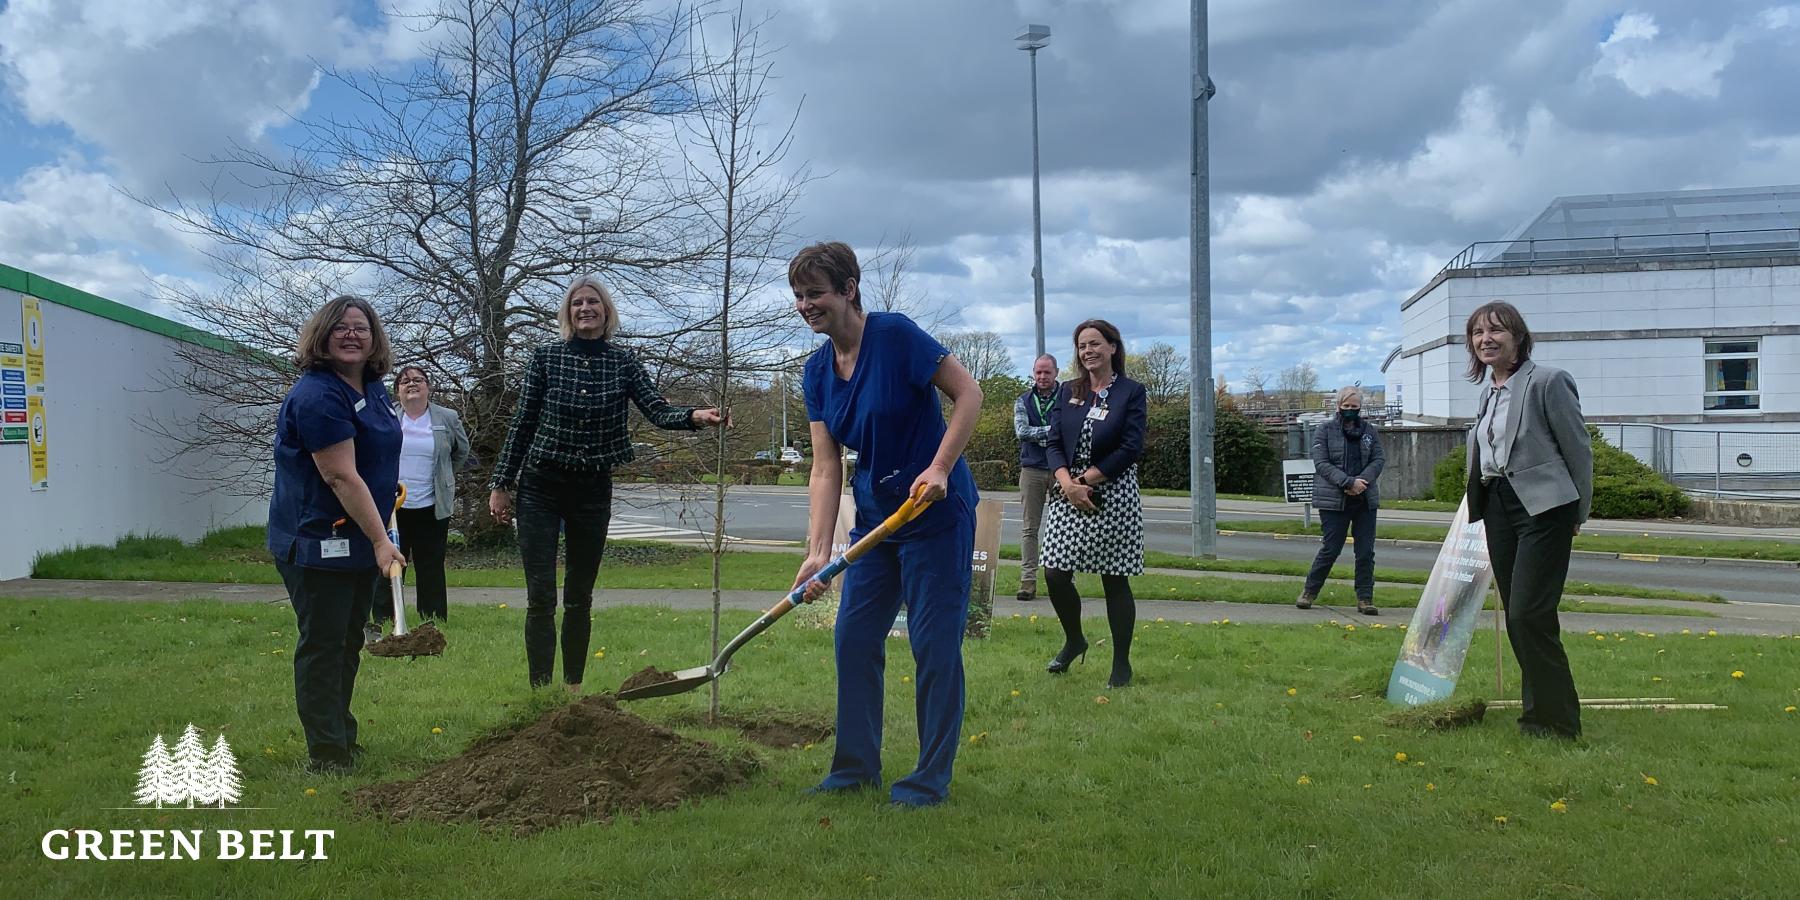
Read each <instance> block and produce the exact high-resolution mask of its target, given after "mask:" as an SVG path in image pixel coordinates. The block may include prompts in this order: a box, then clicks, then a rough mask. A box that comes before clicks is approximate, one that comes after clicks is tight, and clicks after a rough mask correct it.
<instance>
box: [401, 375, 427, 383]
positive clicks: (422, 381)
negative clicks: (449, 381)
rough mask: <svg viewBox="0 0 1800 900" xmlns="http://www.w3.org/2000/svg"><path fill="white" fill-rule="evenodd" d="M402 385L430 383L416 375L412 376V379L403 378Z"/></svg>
mask: <svg viewBox="0 0 1800 900" xmlns="http://www.w3.org/2000/svg"><path fill="white" fill-rule="evenodd" d="M400 383H401V384H428V383H429V382H427V381H426V380H425V379H423V378H420V377H419V376H417V375H414V376H412V377H410V378H402V379H400Z"/></svg>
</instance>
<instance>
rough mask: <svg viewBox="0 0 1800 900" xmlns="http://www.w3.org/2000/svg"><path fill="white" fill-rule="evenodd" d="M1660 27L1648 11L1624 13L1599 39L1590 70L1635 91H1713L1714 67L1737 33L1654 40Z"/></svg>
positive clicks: (1729, 52) (1720, 67)
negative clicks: (1713, 37)
mask: <svg viewBox="0 0 1800 900" xmlns="http://www.w3.org/2000/svg"><path fill="white" fill-rule="evenodd" d="M1661 34H1662V29H1661V28H1659V27H1657V24H1656V19H1655V17H1654V16H1651V15H1649V14H1648V13H1628V14H1626V15H1623V16H1620V17H1619V20H1618V22H1616V23H1614V25H1613V31H1612V34H1611V35H1609V36H1608V37H1607V39H1606V40H1604V41H1602V42H1601V43H1600V59H1599V61H1598V62H1596V63H1594V69H1593V72H1594V75H1595V76H1597V77H1603V78H1612V79H1614V80H1616V81H1618V82H1619V83H1620V84H1622V85H1624V86H1625V89H1626V90H1629V91H1631V92H1632V93H1634V94H1636V95H1638V96H1639V97H1650V96H1654V95H1656V94H1658V93H1662V92H1665V91H1666V92H1668V93H1671V94H1683V95H1686V96H1689V97H1699V98H1705V99H1710V98H1716V97H1718V96H1719V86H1720V82H1719V73H1720V72H1723V71H1724V70H1725V67H1726V66H1728V65H1730V64H1731V60H1732V57H1733V56H1734V55H1735V54H1736V52H1737V43H1738V38H1737V37H1736V36H1735V35H1727V36H1726V37H1725V38H1723V39H1721V40H1718V41H1681V40H1673V39H1669V40H1658V38H1659V37H1660V36H1661Z"/></svg>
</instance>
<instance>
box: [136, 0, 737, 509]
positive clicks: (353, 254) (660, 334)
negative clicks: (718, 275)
mask: <svg viewBox="0 0 1800 900" xmlns="http://www.w3.org/2000/svg"><path fill="white" fill-rule="evenodd" d="M411 24H412V26H413V27H414V28H416V29H417V30H418V31H420V32H421V33H422V34H424V35H426V38H427V41H428V43H427V44H426V47H425V52H424V62H423V63H422V64H421V65H419V66H417V67H415V68H414V69H411V70H409V71H407V72H403V73H398V74H395V73H390V72H388V71H385V70H379V69H372V70H369V71H365V72H344V71H328V72H326V73H325V76H326V77H327V78H329V79H331V80H333V81H335V82H336V83H337V85H338V86H339V87H340V88H342V89H343V90H345V91H347V92H348V93H349V94H350V95H351V96H353V97H355V98H357V100H359V101H360V111H359V112H357V113H355V114H353V115H333V114H329V113H325V114H319V115H317V116H314V117H313V118H310V119H306V120H304V121H301V122H299V123H298V128H299V132H300V134H301V135H302V139H301V140H300V141H299V142H298V144H297V145H296V147H295V148H294V149H293V150H292V152H291V153H289V154H286V155H280V156H278V155H275V154H272V153H270V152H267V151H263V150H259V149H255V148H250V147H237V148H234V150H233V151H232V152H230V153H229V154H228V155H227V156H226V157H224V158H222V159H217V160H214V162H215V163H216V164H218V165H219V167H220V171H221V181H220V182H219V185H218V187H217V189H215V190H214V191H213V192H212V193H211V194H210V196H208V197H206V198H204V199H203V200H199V201H190V200H187V199H183V198H180V197H173V198H170V199H169V200H167V201H165V202H162V203H156V204H153V205H156V206H158V208H161V209H163V210H164V211H166V212H167V213H169V214H170V215H171V216H173V217H174V218H175V219H176V220H177V221H178V222H179V223H180V224H181V225H183V226H185V227H187V228H189V229H192V230H193V231H195V232H198V233H200V234H202V235H206V236H209V237H211V238H213V239H215V240H216V242H217V243H218V246H219V247H220V249H219V250H218V251H217V252H215V253H214V260H215V262H216V263H217V269H218V270H219V272H220V274H221V275H222V287H221V288H220V290H218V291H217V292H212V293H209V294H206V295H194V294H192V293H187V294H183V293H182V292H175V293H176V296H174V297H173V298H172V301H173V302H175V303H177V304H178V305H179V307H180V308H181V309H183V310H184V311H185V312H186V313H187V314H188V315H189V316H191V317H192V318H193V319H194V320H196V321H197V322H198V323H199V324H201V325H202V326H204V327H207V328H209V329H211V330H213V331H214V332H215V333H218V334H220V335H222V336H224V337H226V338H228V339H230V340H233V341H237V342H239V343H242V344H244V345H245V347H247V348H249V355H248V356H246V357H245V358H246V359H260V358H262V357H264V356H267V357H272V358H280V357H283V356H286V355H287V351H290V350H291V349H292V347H291V345H292V342H293V340H294V337H293V336H294V327H293V326H294V324H295V322H296V321H298V320H299V314H300V313H301V312H302V311H306V310H310V308H313V307H315V306H316V305H317V304H318V303H319V302H320V301H321V300H323V299H325V298H326V297H328V296H329V295H330V294H332V293H338V292H345V291H354V292H356V293H359V294H361V295H363V296H365V297H367V298H369V299H370V300H371V302H373V303H375V304H376V306H377V308H378V309H380V310H382V312H383V314H384V319H386V321H387V322H388V324H389V326H390V329H391V331H392V332H393V337H394V339H395V342H396V344H397V345H398V346H399V347H400V348H402V351H403V353H404V355H405V356H406V357H407V358H408V361H415V360H419V361H424V362H425V363H426V365H427V366H428V367H429V368H431V369H433V370H434V371H435V372H436V373H438V374H439V375H440V376H441V378H440V380H439V381H438V384H439V385H440V386H444V387H449V388H451V389H452V391H453V392H460V393H461V394H462V395H463V400H464V402H463V404H462V405H463V419H464V422H465V423H467V425H468V427H469V431H470V437H471V439H472V440H473V442H474V444H475V448H476V453H477V455H478V457H480V458H481V459H483V460H484V461H487V462H491V461H492V460H493V459H494V458H495V457H496V456H497V455H498V450H499V447H500V444H501V442H502V440H503V439H504V434H505V430H506V426H507V419H508V418H509V412H510V409H511V407H512V403H511V399H512V398H511V394H510V393H509V391H508V388H507V376H508V374H509V372H511V371H512V370H513V369H515V368H516V367H517V366H518V365H521V364H522V360H521V359H519V354H518V353H517V352H516V351H517V349H518V348H519V347H520V346H521V345H522V344H524V343H528V342H531V341H536V340H542V339H543V338H545V337H546V336H549V335H552V334H554V331H553V327H554V315H555V307H556V301H557V300H558V299H559V298H560V296H561V292H562V288H563V286H564V285H565V284H566V283H567V281H568V279H569V277H570V276H572V275H574V274H576V273H581V272H596V273H599V274H600V275H601V276H602V277H603V278H605V279H607V280H608V281H609V282H611V283H612V285H613V287H614V289H615V294H616V295H617V296H618V297H619V299H620V301H621V303H622V304H624V305H630V304H631V302H632V298H633V297H634V296H647V297H654V298H656V299H657V301H658V302H657V303H656V304H646V305H645V306H646V307H647V311H648V312H649V313H650V315H647V316H630V317H626V321H628V322H630V323H631V329H630V330H629V331H628V332H627V333H626V334H625V335H624V337H625V338H626V339H627V340H629V339H630V338H632V337H637V338H639V339H647V340H646V342H647V343H655V344H659V345H666V344H668V343H671V342H672V340H673V338H674V337H675V336H676V335H678V334H679V333H680V332H681V330H682V329H685V328H691V327H692V323H691V321H677V322H675V323H674V324H670V323H669V321H668V320H666V319H664V318H662V317H661V316H660V315H659V314H660V313H663V312H665V311H666V310H667V309H668V308H669V307H671V306H674V307H677V312H679V309H678V307H679V304H678V303H676V302H673V301H671V299H670V297H671V292H670V291H668V290H666V288H668V287H669V285H671V284H672V283H674V284H679V283H680V282H681V281H682V279H683V278H684V277H689V276H688V274H687V273H688V272H689V270H690V269H691V268H692V267H694V266H696V265H697V264H699V263H700V262H702V261H704V260H706V259H708V258H711V257H713V256H715V255H716V253H717V249H716V244H717V241H718V235H717V234H715V233H712V232H711V231H710V230H709V229H707V228H706V227H705V226H706V224H707V222H706V220H705V218H704V216H703V215H702V214H701V212H702V211H701V210H700V208H699V207H697V206H696V204H695V203H694V202H693V199H692V198H691V197H690V196H688V195H687V194H686V192H685V191H684V190H683V186H682V184H681V182H680V181H679V180H678V179H675V178H672V177H671V176H670V174H669V172H668V171H667V169H668V165H667V161H668V158H669V153H668V151H669V146H668V145H669V142H670V140H671V138H670V131H669V129H668V128H667V127H666V123H668V122H669V121H670V120H672V119H676V118H679V117H681V116H685V115H688V114H691V113H692V112H694V111H695V109H696V106H697V104H698V102H699V98H698V97H697V96H696V94H695V91H694V89H693V85H694V78H695V75H696V66H695V64H694V60H693V59H692V58H691V56H690V54H689V53H688V50H689V48H690V43H689V40H688V39H689V36H690V33H691V29H692V28H693V27H694V24H695V17H694V15H693V13H692V11H691V10H687V9H684V8H681V7H679V6H677V7H673V8H671V7H667V6H663V5H661V4H656V3H653V2H650V0H452V2H447V3H445V4H444V5H443V6H441V7H439V8H438V9H436V10H435V11H433V12H431V13H428V14H425V15H421V16H417V17H414V18H413V21H412V22H411ZM699 74H701V75H704V74H706V73H705V72H704V70H701V71H700V72H699ZM638 311H640V312H642V311H645V310H644V309H640V310H638ZM189 362H190V365H191V366H193V367H194V368H196V370H197V371H198V372H199V374H200V375H201V376H202V377H197V378H194V379H192V381H193V384H192V387H193V388H194V389H195V390H198V391H201V392H202V393H204V394H206V395H207V396H208V397H209V398H212V399H214V400H216V401H218V402H222V403H227V404H232V405H244V406H248V407H249V408H251V409H256V408H258V407H266V406H267V405H268V404H269V402H270V397H269V394H271V393H274V392H276V391H277V389H278V388H279V387H283V386H285V381H286V380H288V379H286V378H277V377H275V370H274V369H271V368H269V367H267V366H262V367H259V368H258V369H256V370H255V374H256V375H257V376H260V377H268V378H269V379H270V380H269V381H268V382H266V383H262V384H258V385H256V388H255V390H251V391H248V392H246V391H243V390H241V389H240V388H242V386H243V384H244V379H243V378H239V379H236V380H235V381H234V380H233V379H231V378H230V377H229V373H225V374H226V375H227V377H226V378H224V379H220V378H217V377H205V376H208V375H209V374H210V375H214V376H216V375H217V374H219V373H208V372H206V368H207V364H205V363H202V362H200V361H198V360H194V359H190V360H189ZM270 419H272V417H270ZM265 421H268V420H265ZM258 437H260V438H261V440H257V441H252V442H250V444H249V445H248V446H250V447H253V448H255V449H254V450H253V451H251V452H261V453H266V447H267V439H266V433H265V434H264V435H260V436H258ZM186 449H187V450H188V451H191V452H193V453H198V454H201V455H210V454H213V453H215V452H216V451H217V449H218V439H217V438H216V436H215V435H213V434H209V433H206V432H203V431H198V430H195V432H194V439H193V440H191V441H190V442H189V443H188V445H187V447H186ZM474 477H479V475H477V476H474Z"/></svg>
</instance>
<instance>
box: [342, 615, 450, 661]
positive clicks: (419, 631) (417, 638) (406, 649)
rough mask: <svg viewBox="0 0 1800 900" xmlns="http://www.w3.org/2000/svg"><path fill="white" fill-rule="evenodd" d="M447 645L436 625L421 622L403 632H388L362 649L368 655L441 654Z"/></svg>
mask: <svg viewBox="0 0 1800 900" xmlns="http://www.w3.org/2000/svg"><path fill="white" fill-rule="evenodd" d="M448 645H449V642H448V641H446V640H444V633H443V632H441V631H439V630H437V626H436V625H433V624H431V623H430V622H423V623H420V625H419V627H417V628H414V629H413V630H411V631H408V632H407V633H405V634H390V635H388V636H387V637H384V638H382V639H381V640H379V641H376V642H375V643H373V644H368V645H366V646H364V647H363V649H365V650H367V651H369V655H370V656H442V655H443V654H444V648H445V647H446V646H448Z"/></svg>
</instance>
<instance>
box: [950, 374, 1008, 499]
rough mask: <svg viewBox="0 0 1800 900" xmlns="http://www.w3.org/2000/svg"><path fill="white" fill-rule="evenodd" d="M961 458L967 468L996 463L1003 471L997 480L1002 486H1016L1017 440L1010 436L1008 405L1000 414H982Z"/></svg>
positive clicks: (989, 411)
mask: <svg viewBox="0 0 1800 900" xmlns="http://www.w3.org/2000/svg"><path fill="white" fill-rule="evenodd" d="M1015 396H1016V395H1015ZM989 399H990V400H991V399H992V398H989ZM963 458H964V459H966V460H968V461H969V463H970V465H971V466H972V465H974V463H975V462H976V461H977V460H980V461H982V462H995V463H999V464H1001V465H1003V466H1005V467H1006V472H1005V473H1004V474H1003V475H1001V477H1000V480H1001V481H1002V482H1003V483H1005V484H1018V483H1019V439H1018V438H1017V437H1016V436H1015V435H1014V434H1013V423H1012V405H1011V402H1010V401H1008V403H1007V406H1006V409H1004V410H1000V409H994V408H989V409H987V410H985V411H983V412H982V414H981V418H980V419H978V420H976V422H975V433H974V434H971V435H970V436H969V443H968V445H967V446H965V447H964V448H963ZM977 480H978V481H979V478H978V479H977ZM983 490H988V489H987V488H983Z"/></svg>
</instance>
